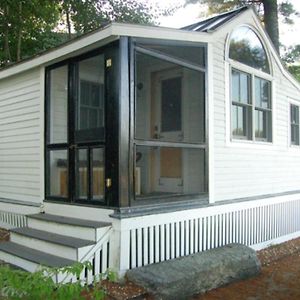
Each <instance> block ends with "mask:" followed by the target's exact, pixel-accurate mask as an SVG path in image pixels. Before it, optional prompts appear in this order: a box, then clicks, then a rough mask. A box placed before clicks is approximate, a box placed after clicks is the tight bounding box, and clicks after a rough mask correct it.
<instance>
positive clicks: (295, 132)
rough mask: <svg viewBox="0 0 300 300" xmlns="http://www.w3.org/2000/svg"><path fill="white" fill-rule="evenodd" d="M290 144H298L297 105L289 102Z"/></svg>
mask: <svg viewBox="0 0 300 300" xmlns="http://www.w3.org/2000/svg"><path fill="white" fill-rule="evenodd" d="M290 112H291V119H290V120H291V145H299V106H297V105H293V104H291V106H290Z"/></svg>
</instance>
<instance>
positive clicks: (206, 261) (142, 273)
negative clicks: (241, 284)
mask: <svg viewBox="0 0 300 300" xmlns="http://www.w3.org/2000/svg"><path fill="white" fill-rule="evenodd" d="M260 269H261V265H260V262H259V260H258V258H257V256H256V253H255V251H254V250H253V249H251V248H249V247H247V246H244V245H240V244H230V245H227V246H224V247H221V248H216V249H213V250H209V251H206V252H201V253H197V254H193V255H190V256H186V257H181V258H178V259H173V260H169V261H165V262H161V263H157V264H152V265H148V266H145V267H140V268H136V269H133V270H129V271H127V273H126V276H127V278H128V280H129V281H132V282H134V283H136V284H138V285H141V286H143V287H144V288H146V289H147V290H148V291H149V292H150V293H152V294H153V295H154V296H155V299H170V300H179V299H188V298H189V297H190V296H192V295H194V294H198V293H204V292H206V291H208V290H211V289H214V288H217V287H220V286H222V285H225V284H228V283H230V282H233V281H238V280H241V279H246V278H249V277H252V276H255V275H257V274H258V273H259V272H260Z"/></svg>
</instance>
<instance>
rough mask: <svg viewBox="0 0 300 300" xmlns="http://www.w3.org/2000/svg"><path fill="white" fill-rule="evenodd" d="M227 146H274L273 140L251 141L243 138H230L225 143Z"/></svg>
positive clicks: (259, 147)
mask: <svg viewBox="0 0 300 300" xmlns="http://www.w3.org/2000/svg"><path fill="white" fill-rule="evenodd" d="M226 146H227V147H240V148H248V147H253V148H258V149H262V148H270V147H272V146H274V141H272V142H266V141H252V140H244V139H231V140H230V141H229V142H228V143H227V145H226Z"/></svg>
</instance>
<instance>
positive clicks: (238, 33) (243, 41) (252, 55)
mask: <svg viewBox="0 0 300 300" xmlns="http://www.w3.org/2000/svg"><path fill="white" fill-rule="evenodd" d="M229 57H230V58H231V59H233V60H236V61H238V62H240V63H242V64H245V65H247V66H250V67H253V68H256V69H258V70H261V71H264V72H266V73H270V68H269V62H268V59H267V54H266V51H265V49H264V46H263V45H262V43H261V41H260V39H259V38H258V36H257V35H256V33H255V32H253V30H251V29H250V28H249V27H247V26H241V27H239V28H238V29H236V30H235V31H234V32H233V33H232V35H231V39H230V46H229Z"/></svg>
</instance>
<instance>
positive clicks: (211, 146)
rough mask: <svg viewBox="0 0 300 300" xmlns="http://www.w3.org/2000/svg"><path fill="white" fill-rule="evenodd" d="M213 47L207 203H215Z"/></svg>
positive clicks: (210, 47)
mask: <svg viewBox="0 0 300 300" xmlns="http://www.w3.org/2000/svg"><path fill="white" fill-rule="evenodd" d="M213 65H214V63H213V45H212V44H211V43H209V44H208V45H207V89H208V92H207V97H208V99H207V101H206V103H208V116H207V117H208V192H209V195H208V196H209V197H208V198H209V203H214V202H215V175H214V171H215V167H214V160H215V158H214V139H215V135H214V70H213Z"/></svg>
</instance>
